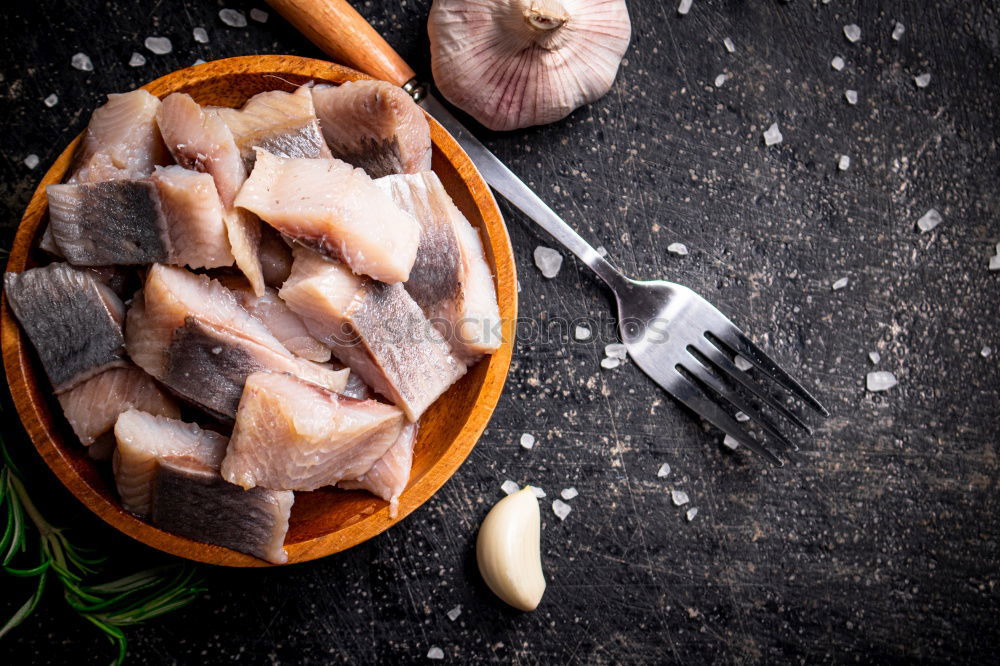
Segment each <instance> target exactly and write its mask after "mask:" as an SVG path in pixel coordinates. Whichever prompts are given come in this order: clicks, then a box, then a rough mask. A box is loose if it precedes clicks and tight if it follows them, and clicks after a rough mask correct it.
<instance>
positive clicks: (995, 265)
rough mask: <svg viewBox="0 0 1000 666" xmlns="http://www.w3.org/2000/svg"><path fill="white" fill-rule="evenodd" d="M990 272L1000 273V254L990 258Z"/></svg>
mask: <svg viewBox="0 0 1000 666" xmlns="http://www.w3.org/2000/svg"><path fill="white" fill-rule="evenodd" d="M990 270H991V271H1000V254H998V255H996V256H994V257H990Z"/></svg>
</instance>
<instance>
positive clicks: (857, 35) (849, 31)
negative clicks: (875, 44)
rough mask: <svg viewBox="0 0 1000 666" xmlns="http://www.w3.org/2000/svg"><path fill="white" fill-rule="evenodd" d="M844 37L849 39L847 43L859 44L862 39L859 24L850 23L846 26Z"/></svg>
mask: <svg viewBox="0 0 1000 666" xmlns="http://www.w3.org/2000/svg"><path fill="white" fill-rule="evenodd" d="M844 37H847V41H849V42H851V43H852V44H853V43H854V42H857V41H859V40H860V39H861V28H860V27H858V24H857V23H850V24H848V25H845V26H844Z"/></svg>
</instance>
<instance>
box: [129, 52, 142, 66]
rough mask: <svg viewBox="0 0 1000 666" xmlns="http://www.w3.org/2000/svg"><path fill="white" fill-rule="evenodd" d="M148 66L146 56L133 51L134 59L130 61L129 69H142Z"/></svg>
mask: <svg viewBox="0 0 1000 666" xmlns="http://www.w3.org/2000/svg"><path fill="white" fill-rule="evenodd" d="M145 64H146V56H144V55H142V54H141V53H137V52H135V51H132V57H131V58H129V59H128V66H129V67H142V66H143V65H145Z"/></svg>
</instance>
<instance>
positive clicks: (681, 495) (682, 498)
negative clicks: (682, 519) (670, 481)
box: [670, 490, 691, 506]
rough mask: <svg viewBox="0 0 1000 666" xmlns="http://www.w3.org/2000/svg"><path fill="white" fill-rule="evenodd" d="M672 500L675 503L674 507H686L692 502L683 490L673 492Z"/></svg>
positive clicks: (671, 492) (671, 494)
mask: <svg viewBox="0 0 1000 666" xmlns="http://www.w3.org/2000/svg"><path fill="white" fill-rule="evenodd" d="M670 500H671V501H672V502H673V503H674V506H684V505H685V504H687V503H688V502H690V501H691V498H690V497H688V494H687V493H686V492H684V491H683V490H671V491H670Z"/></svg>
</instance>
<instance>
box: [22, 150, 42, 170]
mask: <svg viewBox="0 0 1000 666" xmlns="http://www.w3.org/2000/svg"><path fill="white" fill-rule="evenodd" d="M39 161H40V160H39V159H38V155H35V154H34V153H31V154H30V155H28V156H27V157H25V158H24V166H26V167H28V168H29V169H34V168H35V167H36V166H38V162H39Z"/></svg>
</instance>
